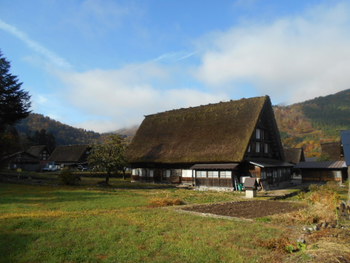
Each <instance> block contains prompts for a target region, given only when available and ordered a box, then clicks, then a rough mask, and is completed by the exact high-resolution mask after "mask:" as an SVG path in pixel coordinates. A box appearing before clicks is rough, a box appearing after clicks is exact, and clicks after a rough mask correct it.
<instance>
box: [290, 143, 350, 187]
mask: <svg viewBox="0 0 350 263" xmlns="http://www.w3.org/2000/svg"><path fill="white" fill-rule="evenodd" d="M321 149H322V153H321V158H322V159H324V160H326V161H307V162H300V163H298V164H296V166H295V167H294V169H295V170H296V171H297V172H298V173H301V175H302V181H303V182H328V181H335V182H339V183H344V182H345V181H346V180H347V178H348V175H347V168H346V164H345V161H344V154H343V147H342V144H341V143H340V142H327V143H322V144H321Z"/></svg>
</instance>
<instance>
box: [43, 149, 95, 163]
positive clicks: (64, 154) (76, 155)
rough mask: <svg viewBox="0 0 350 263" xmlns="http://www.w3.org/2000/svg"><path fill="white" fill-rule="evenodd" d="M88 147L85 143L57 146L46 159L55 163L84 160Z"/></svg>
mask: <svg viewBox="0 0 350 263" xmlns="http://www.w3.org/2000/svg"><path fill="white" fill-rule="evenodd" d="M89 147H90V146H89V145H85V144H83V145H64V146H57V147H56V148H55V150H54V151H53V152H52V154H51V156H50V157H49V160H48V161H50V162H57V163H79V162H81V161H86V160H85V159H86V158H85V157H86V156H85V153H86V151H87V150H88V149H89Z"/></svg>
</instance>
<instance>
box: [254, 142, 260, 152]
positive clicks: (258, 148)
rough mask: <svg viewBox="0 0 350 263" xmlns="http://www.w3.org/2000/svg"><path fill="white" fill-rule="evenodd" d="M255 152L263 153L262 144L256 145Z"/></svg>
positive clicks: (257, 143)
mask: <svg viewBox="0 0 350 263" xmlns="http://www.w3.org/2000/svg"><path fill="white" fill-rule="evenodd" d="M255 152H257V153H260V152H261V143H260V142H256V143H255Z"/></svg>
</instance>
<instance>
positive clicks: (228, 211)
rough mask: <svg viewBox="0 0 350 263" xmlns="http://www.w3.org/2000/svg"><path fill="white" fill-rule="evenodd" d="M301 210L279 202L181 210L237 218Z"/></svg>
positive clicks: (245, 202)
mask: <svg viewBox="0 0 350 263" xmlns="http://www.w3.org/2000/svg"><path fill="white" fill-rule="evenodd" d="M301 208H303V207H302V206H301V205H299V204H296V203H291V202H281V201H260V200H257V201H239V202H230V203H221V204H212V205H198V206H192V207H186V208H183V210H186V211H193V212H199V213H209V214H215V215H221V216H232V217H239V218H258V217H265V216H270V215H274V214H281V213H288V212H292V211H295V210H299V209H301Z"/></svg>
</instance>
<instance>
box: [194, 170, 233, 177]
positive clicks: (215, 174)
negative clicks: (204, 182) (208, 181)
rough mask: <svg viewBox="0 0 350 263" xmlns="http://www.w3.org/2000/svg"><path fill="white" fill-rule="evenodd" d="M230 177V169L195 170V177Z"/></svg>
mask: <svg viewBox="0 0 350 263" xmlns="http://www.w3.org/2000/svg"><path fill="white" fill-rule="evenodd" d="M219 176H220V178H231V176H232V171H220V172H219V171H196V177H197V178H219Z"/></svg>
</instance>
